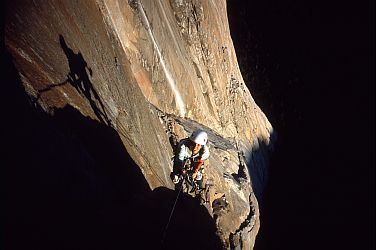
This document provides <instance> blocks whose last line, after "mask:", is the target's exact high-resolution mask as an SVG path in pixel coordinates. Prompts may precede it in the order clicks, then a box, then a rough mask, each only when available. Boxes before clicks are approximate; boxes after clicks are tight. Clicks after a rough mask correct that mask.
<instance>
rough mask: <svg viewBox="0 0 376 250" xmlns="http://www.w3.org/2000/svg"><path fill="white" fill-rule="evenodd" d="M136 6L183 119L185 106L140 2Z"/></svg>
mask: <svg viewBox="0 0 376 250" xmlns="http://www.w3.org/2000/svg"><path fill="white" fill-rule="evenodd" d="M138 4H139V10H140V13H141V16H142V18H143V20H144V24H145V25H146V30H147V31H148V33H149V36H150V39H151V41H152V42H153V45H154V48H155V50H156V51H157V55H158V58H159V61H160V63H161V65H162V68H163V71H164V73H165V75H166V79H167V82H168V83H169V85H170V87H171V90H172V92H173V94H174V96H175V102H176V105H177V107H178V109H179V113H180V116H181V117H184V116H185V113H186V110H185V104H184V102H183V99H182V98H181V95H180V93H179V90H178V89H177V87H176V84H175V80H174V78H173V77H172V75H171V73H170V71H169V70H168V68H167V65H166V63H165V61H164V59H163V57H162V53H161V50H160V49H159V47H158V43H157V41H156V40H155V37H154V35H153V32H152V31H151V27H150V23H149V20H148V18H147V16H146V14H145V11H144V8H143V6H142V4H141V3H140V2H139V3H138Z"/></svg>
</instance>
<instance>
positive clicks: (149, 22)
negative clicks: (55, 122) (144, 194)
mask: <svg viewBox="0 0 376 250" xmlns="http://www.w3.org/2000/svg"><path fill="white" fill-rule="evenodd" d="M5 43H6V48H7V50H8V51H9V52H10V54H11V55H12V57H13V61H14V64H15V66H16V68H17V70H18V73H19V76H20V79H21V81H22V83H23V86H24V89H25V91H26V93H27V94H28V96H29V97H30V100H31V102H32V103H34V104H35V105H37V106H39V107H41V108H42V109H43V110H44V112H46V113H47V114H49V115H50V116H54V115H55V114H56V113H57V112H58V111H59V110H60V109H63V108H64V107H67V106H70V107H73V108H74V109H75V110H76V111H78V112H79V113H80V114H81V115H82V116H84V117H88V118H90V119H93V120H96V121H98V122H100V123H101V124H103V125H104V126H108V127H110V128H112V129H114V130H115V131H116V132H117V133H118V134H119V136H120V138H121V141H122V143H123V144H124V146H125V148H126V150H127V152H128V153H129V155H130V156H131V157H132V159H133V160H134V161H135V163H136V164H137V165H138V166H139V167H140V169H141V171H142V174H143V175H144V177H145V179H146V180H147V182H148V185H149V186H150V188H151V189H152V190H154V189H156V188H159V187H167V188H170V189H172V188H173V185H172V183H171V180H170V177H169V176H170V172H171V169H172V166H171V164H172V162H171V157H172V156H173V148H172V146H171V143H170V142H171V141H173V140H175V141H176V140H179V139H182V138H184V137H185V136H187V135H188V134H189V133H190V132H192V131H193V130H194V129H195V128H198V127H204V128H205V129H207V130H208V132H209V141H210V147H211V152H212V154H211V158H210V163H209V166H208V167H207V181H208V183H209V185H208V187H209V186H210V188H209V189H208V190H207V191H208V192H207V193H208V195H207V196H208V200H209V201H210V202H209V203H208V204H207V205H206V208H207V210H208V212H209V213H210V215H211V216H212V217H213V219H214V220H215V223H216V226H217V230H218V231H217V232H218V235H219V236H220V238H221V240H222V242H223V244H224V245H225V247H226V248H236V249H239V248H240V249H251V248H253V245H254V241H255V237H256V235H257V232H258V228H259V211H258V205H257V200H256V196H255V193H256V194H257V192H261V190H262V187H263V185H264V183H265V178H266V177H265V175H266V166H267V164H268V150H269V148H270V146H271V142H272V140H273V129H272V126H271V124H270V123H269V122H268V120H267V118H266V117H265V115H264V114H263V113H262V111H261V110H260V108H259V107H258V106H257V104H256V103H255V102H254V100H253V99H252V96H251V94H250V92H249V90H248V89H247V87H246V86H245V84H244V81H243V79H242V76H241V74H240V71H239V68H238V64H237V59H236V55H235V51H234V48H233V45H232V41H231V38H230V32H229V26H228V21H227V14H226V1H224V0H221V1H217V0H216V1H213V0H209V1H198V0H192V1H179V0H170V1H161V0H158V1H152V0H149V1H146V0H142V1H116V0H111V1H101V0H98V1H95V2H94V1H78V2H76V1H48V2H45V1H33V2H31V1H27V2H26V1H25V2H23V1H9V3H7V11H6V25H5ZM46 147H48V145H46ZM250 176H252V178H251V177H250ZM252 187H253V188H252Z"/></svg>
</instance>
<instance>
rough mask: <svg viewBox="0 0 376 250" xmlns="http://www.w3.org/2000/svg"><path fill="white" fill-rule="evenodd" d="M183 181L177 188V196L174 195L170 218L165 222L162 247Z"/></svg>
mask: <svg viewBox="0 0 376 250" xmlns="http://www.w3.org/2000/svg"><path fill="white" fill-rule="evenodd" d="M184 180H185V178H184V179H183V181H182V183H181V185H180V188H179V191H178V194H177V195H176V199H175V202H174V205H173V206H172V209H171V212H170V216H169V218H168V221H167V224H166V227H165V229H164V231H163V235H162V241H161V243H162V246H163V244H164V240H165V238H166V234H167V230H168V227H169V225H170V222H171V218H172V215H173V214H174V210H175V206H176V203H177V202H178V199H179V195H180V193H181V191H182V190H183V184H184Z"/></svg>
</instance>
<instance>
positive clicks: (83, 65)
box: [59, 35, 111, 125]
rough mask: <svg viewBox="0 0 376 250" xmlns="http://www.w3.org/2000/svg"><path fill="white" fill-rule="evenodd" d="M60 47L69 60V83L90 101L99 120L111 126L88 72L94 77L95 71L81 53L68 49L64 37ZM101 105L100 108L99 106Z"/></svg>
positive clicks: (60, 37) (61, 39)
mask: <svg viewBox="0 0 376 250" xmlns="http://www.w3.org/2000/svg"><path fill="white" fill-rule="evenodd" d="M59 41H60V46H61V48H62V49H63V51H64V53H65V56H66V57H67V59H68V64H69V70H70V72H69V73H68V82H69V83H70V84H71V85H72V86H73V87H75V89H76V90H77V91H78V92H79V93H80V94H81V95H84V96H85V98H86V99H87V100H88V101H89V103H90V106H91V108H92V110H93V111H94V113H95V115H96V116H97V118H98V119H99V120H100V121H101V122H103V123H105V124H107V125H111V122H110V120H109V119H108V116H107V114H106V111H105V108H104V105H103V102H102V100H101V99H100V97H99V95H98V93H97V91H96V90H95V89H94V87H93V84H92V82H91V81H90V78H89V75H88V73H87V72H88V71H89V74H90V76H93V71H92V70H91V68H90V67H88V65H87V62H86V61H85V59H84V58H83V56H82V54H81V52H78V53H77V54H76V53H74V52H73V50H72V49H71V48H69V47H68V45H67V43H66V42H65V39H64V37H63V36H62V35H59ZM97 103H98V104H99V107H98V105H97Z"/></svg>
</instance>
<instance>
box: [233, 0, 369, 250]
mask: <svg viewBox="0 0 376 250" xmlns="http://www.w3.org/2000/svg"><path fill="white" fill-rule="evenodd" d="M228 16H229V23H230V29H231V36H232V39H233V42H234V46H235V50H236V53H237V56H238V61H239V64H240V68H241V71H242V74H243V77H244V81H245V82H246V84H247V85H248V87H249V89H250V91H251V93H252V96H253V97H254V98H255V100H256V102H257V104H258V105H259V106H260V107H261V109H262V110H263V111H264V112H265V113H266V115H267V117H268V118H269V120H270V121H271V123H272V125H273V127H274V128H275V130H276V132H277V136H278V140H277V142H276V145H275V151H274V153H273V156H272V162H271V166H270V177H269V182H268V185H267V188H266V190H265V191H264V195H263V197H262V198H260V199H259V200H260V212H261V229H260V233H259V236H258V237H257V240H256V246H255V249H256V250H276V249H290V250H291V249H374V247H375V236H374V235H375V216H374V207H375V202H374V201H375V199H374V198H375V197H374V193H375V190H374V188H375V186H374V185H375V182H374V181H375V179H374V158H375V157H374V156H375V155H374V149H375V144H374V127H375V119H374V97H375V96H374V84H375V82H374V2H372V1H369V2H367V1H362V2H360V1H358V2H351V3H350V2H346V1H343V2H342V1H298V0H287V1H274V0H257V1H254V0H249V1H248V0H247V1H241V0H229V1H228Z"/></svg>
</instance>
